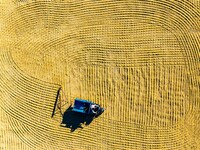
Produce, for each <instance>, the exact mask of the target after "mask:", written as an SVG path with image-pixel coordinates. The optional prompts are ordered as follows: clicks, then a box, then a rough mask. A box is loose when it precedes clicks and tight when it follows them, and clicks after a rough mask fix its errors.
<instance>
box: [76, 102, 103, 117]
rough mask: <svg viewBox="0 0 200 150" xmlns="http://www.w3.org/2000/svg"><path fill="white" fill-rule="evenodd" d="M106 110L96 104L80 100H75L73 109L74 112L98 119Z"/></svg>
mask: <svg viewBox="0 0 200 150" xmlns="http://www.w3.org/2000/svg"><path fill="white" fill-rule="evenodd" d="M104 110H105V109H104V108H102V107H101V106H100V105H98V104H96V103H93V102H91V101H88V100H83V99H79V98H76V99H75V100H74V106H73V107H72V111H75V112H78V113H82V114H86V115H92V116H94V117H98V116H99V115H101V114H102V113H103V112H104Z"/></svg>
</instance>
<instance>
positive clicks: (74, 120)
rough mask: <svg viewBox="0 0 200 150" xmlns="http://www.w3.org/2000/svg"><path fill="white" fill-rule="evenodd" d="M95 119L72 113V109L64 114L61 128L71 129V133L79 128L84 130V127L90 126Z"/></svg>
mask: <svg viewBox="0 0 200 150" xmlns="http://www.w3.org/2000/svg"><path fill="white" fill-rule="evenodd" d="M93 119H94V116H88V115H85V114H81V113H78V112H74V111H72V107H71V106H69V108H68V109H67V110H66V111H65V112H64V114H63V118H62V122H61V126H62V127H66V128H70V129H71V132H74V131H75V130H76V129H77V128H81V129H83V127H82V125H83V124H85V125H89V124H90V123H91V122H92V121H93Z"/></svg>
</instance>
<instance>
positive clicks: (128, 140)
mask: <svg viewBox="0 0 200 150" xmlns="http://www.w3.org/2000/svg"><path fill="white" fill-rule="evenodd" d="M198 18H199V12H198V10H197V9H196V8H195V7H194V6H193V5H192V4H191V3H189V2H180V1H175V2H172V1H169V2H166V1H156V2H151V1H135V2H132V1H127V2H123V1H121V2H92V1H87V2H60V3H58V2H42V1H41V2H33V3H30V4H26V5H23V6H21V7H19V8H17V9H16V10H15V11H14V12H13V13H12V14H11V15H10V17H9V19H8V21H7V26H6V31H5V33H4V34H5V35H7V36H10V35H12V36H10V37H11V41H12V42H10V43H9V42H8V44H9V50H5V51H2V52H1V53H0V54H1V55H0V57H1V59H0V63H1V72H0V77H1V86H0V90H1V95H2V96H1V97H2V99H1V103H0V106H1V107H2V108H3V110H4V111H5V112H6V113H7V114H8V116H9V122H10V124H11V126H12V128H13V131H14V132H15V133H16V134H17V135H18V137H19V138H20V139H21V140H22V141H23V142H24V143H26V144H27V145H29V146H30V147H31V148H37V149H57V148H58V147H59V149H66V148H69V149H70V148H71V149H93V148H94V145H96V144H97V143H98V146H99V148H100V149H183V148H185V149H194V148H197V147H198V146H199V145H198V144H199V143H198V142H196V143H195V142H194V141H197V139H199V136H198V135H197V134H195V133H199V131H200V130H199V128H198V123H199V115H198V111H197V110H198V109H199V107H200V105H199V98H198V96H196V95H195V94H193V92H194V91H195V92H199V88H198V85H199V82H197V79H196V77H197V74H198V68H197V65H198V63H199V62H198V59H199V56H198V54H199V44H198V43H199V34H196V33H195V32H193V31H198V30H199V24H198ZM13 35H15V36H13ZM19 68H20V69H21V70H20V69H19ZM31 76H33V77H31ZM39 79H40V80H43V81H40V80H39ZM44 81H47V82H44ZM48 82H51V83H60V84H61V85H62V86H63V87H64V90H66V95H67V97H68V98H69V99H73V98H74V97H81V98H85V99H91V100H94V101H96V102H97V103H100V104H101V105H103V106H105V107H106V108H107V110H106V111H105V113H104V114H103V115H102V116H101V117H99V118H98V119H96V120H95V121H94V122H92V124H91V125H90V126H89V127H86V128H84V129H83V130H81V132H74V133H68V130H67V129H66V128H61V127H59V123H58V122H56V121H55V120H54V119H51V118H50V116H51V113H52V109H53V105H54V100H55V97H56V92H57V89H58V87H59V86H60V85H57V84H50V83H48ZM57 117H59V116H57ZM186 122H187V123H186ZM191 126H192V128H191ZM189 129H191V130H189ZM94 135H95V138H94ZM185 141H187V142H185Z"/></svg>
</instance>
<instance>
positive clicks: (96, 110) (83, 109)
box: [52, 87, 105, 118]
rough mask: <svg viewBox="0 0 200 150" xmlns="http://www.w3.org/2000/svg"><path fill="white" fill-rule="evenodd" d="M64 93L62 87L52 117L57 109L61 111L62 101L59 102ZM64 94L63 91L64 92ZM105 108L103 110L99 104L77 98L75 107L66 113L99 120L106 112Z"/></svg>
mask: <svg viewBox="0 0 200 150" xmlns="http://www.w3.org/2000/svg"><path fill="white" fill-rule="evenodd" d="M61 91H62V88H61V87H60V88H59V90H58V92H57V97H56V101H55V104H54V109H53V112H52V117H53V116H54V114H55V111H56V108H58V109H59V110H60V112H62V111H61V108H62V106H61V100H60V102H59V96H60V95H61V94H60V92H61ZM62 92H63V91H62ZM104 110H105V109H104V108H102V107H101V106H100V105H99V104H96V103H93V102H91V101H89V100H84V99H79V98H75V100H74V104H73V106H71V105H70V106H69V108H68V109H67V110H66V111H73V112H76V113H78V114H84V115H86V116H93V117H95V118H97V117H98V116H99V115H101V114H102V113H103V112H104Z"/></svg>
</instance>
